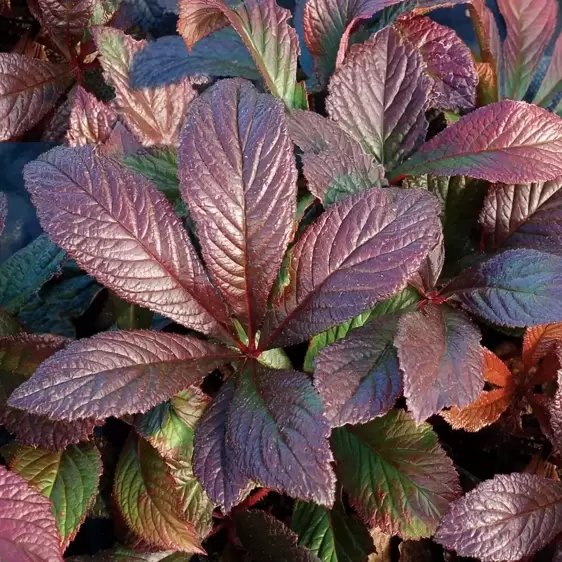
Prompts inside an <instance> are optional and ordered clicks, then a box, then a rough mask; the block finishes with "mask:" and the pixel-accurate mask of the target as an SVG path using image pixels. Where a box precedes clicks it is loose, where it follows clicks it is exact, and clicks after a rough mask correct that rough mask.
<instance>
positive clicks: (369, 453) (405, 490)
mask: <svg viewBox="0 0 562 562" xmlns="http://www.w3.org/2000/svg"><path fill="white" fill-rule="evenodd" d="M332 448H333V450H334V456H335V458H336V471H337V475H338V478H339V480H340V481H341V483H342V485H343V487H344V489H345V491H346V492H347V494H348V496H349V499H350V501H351V504H352V505H353V507H355V509H357V511H358V513H359V514H360V515H361V517H362V518H363V519H364V520H365V521H366V522H368V524H369V525H371V526H377V527H380V528H381V529H382V530H383V531H384V532H386V533H390V534H392V535H399V536H400V537H402V538H403V539H419V538H423V537H429V536H431V535H432V534H433V533H434V532H435V529H436V528H437V525H438V523H439V520H440V519H441V517H442V516H443V515H444V514H445V513H446V512H447V509H448V506H449V502H451V501H452V500H453V499H455V498H456V497H457V496H458V495H459V493H460V486H459V482H458V476H457V474H456V472H455V469H454V468H453V463H452V461H451V460H450V459H449V458H448V457H447V455H446V454H445V452H444V451H443V449H442V448H441V447H440V445H439V444H438V441H437V436H436V435H435V433H434V432H433V430H432V428H431V426H430V425H429V424H427V423H423V424H420V425H417V424H416V423H415V422H414V420H413V419H412V418H410V416H409V415H408V414H406V413H405V412H403V411H401V410H391V411H390V412H389V413H388V414H386V416H384V417H382V418H376V419H374V420H373V421H371V422H369V423H368V424H365V425H357V426H348V427H345V428H343V427H342V428H338V429H335V430H334V432H333V434H332Z"/></svg>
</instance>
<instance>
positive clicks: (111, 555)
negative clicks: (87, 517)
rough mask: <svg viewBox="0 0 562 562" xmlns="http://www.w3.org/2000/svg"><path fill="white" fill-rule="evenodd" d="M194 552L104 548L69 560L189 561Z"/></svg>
mask: <svg viewBox="0 0 562 562" xmlns="http://www.w3.org/2000/svg"><path fill="white" fill-rule="evenodd" d="M192 556H193V555H192V554H184V553H183V552H173V551H171V550H168V551H163V552H139V551H137V550H128V549H126V548H116V549H112V550H103V551H101V552H98V553H97V554H94V555H93V556H71V557H70V558H65V560H66V561H67V562H189V561H190V560H191V559H192Z"/></svg>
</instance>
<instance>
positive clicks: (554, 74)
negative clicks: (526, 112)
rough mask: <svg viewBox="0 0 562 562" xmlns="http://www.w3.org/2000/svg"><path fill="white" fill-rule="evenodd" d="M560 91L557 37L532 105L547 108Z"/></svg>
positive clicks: (561, 47)
mask: <svg viewBox="0 0 562 562" xmlns="http://www.w3.org/2000/svg"><path fill="white" fill-rule="evenodd" d="M561 90H562V36H561V35H559V36H558V38H557V39H556V43H555V44H554V48H553V50H552V55H551V58H550V64H549V65H548V69H547V71H546V74H545V76H544V78H543V80H542V82H541V87H540V88H539V91H538V92H537V93H536V95H535V97H534V99H533V103H536V104H537V105H540V106H541V107H548V106H549V105H550V104H551V102H552V101H553V100H554V99H555V98H556V99H557V95H558V94H559V93H560V91H561Z"/></svg>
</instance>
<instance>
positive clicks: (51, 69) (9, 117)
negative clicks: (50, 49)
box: [0, 53, 72, 141]
mask: <svg viewBox="0 0 562 562" xmlns="http://www.w3.org/2000/svg"><path fill="white" fill-rule="evenodd" d="M71 82H72V73H71V71H70V68H69V67H68V66H67V65H65V64H53V63H52V62H49V61H46V60H39V59H34V58H31V57H26V56H24V55H18V54H14V53H0V141H7V140H10V139H12V138H14V137H18V136H19V135H21V134H23V133H25V132H26V131H27V130H28V129H31V127H33V126H34V125H35V124H36V123H38V122H39V121H40V120H41V119H42V118H43V117H45V115H47V113H48V112H49V111H50V110H51V109H52V108H53V107H54V105H55V103H56V102H57V100H58V99H59V98H60V96H61V95H62V94H63V92H64V91H65V90H66V88H68V86H70V84H71Z"/></svg>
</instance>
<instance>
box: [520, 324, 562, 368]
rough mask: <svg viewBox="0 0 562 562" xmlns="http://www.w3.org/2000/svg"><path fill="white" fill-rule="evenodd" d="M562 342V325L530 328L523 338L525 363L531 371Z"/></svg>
mask: <svg viewBox="0 0 562 562" xmlns="http://www.w3.org/2000/svg"><path fill="white" fill-rule="evenodd" d="M560 342H562V323H557V324H542V325H540V326H535V327H534V328H529V329H528V330H527V331H526V332H525V337H524V338H523V362H524V364H525V368H526V369H527V370H529V369H530V368H531V367H534V366H535V365H536V364H537V363H538V362H539V361H540V360H541V359H543V358H544V357H546V355H547V354H548V353H549V352H550V351H552V349H553V348H554V346H555V345H556V344H557V343H560Z"/></svg>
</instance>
